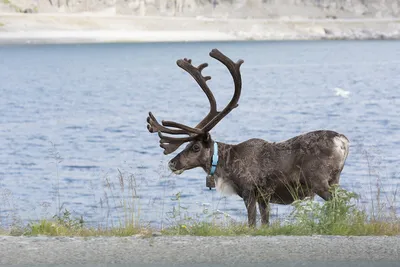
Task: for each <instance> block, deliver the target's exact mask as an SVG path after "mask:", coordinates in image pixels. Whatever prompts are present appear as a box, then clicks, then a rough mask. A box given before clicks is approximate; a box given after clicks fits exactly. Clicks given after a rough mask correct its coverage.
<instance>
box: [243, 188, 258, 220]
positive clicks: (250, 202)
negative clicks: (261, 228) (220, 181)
mask: <svg viewBox="0 0 400 267" xmlns="http://www.w3.org/2000/svg"><path fill="white" fill-rule="evenodd" d="M243 200H244V204H245V205H246V208H247V219H248V224H249V227H255V226H256V215H257V209H256V197H255V194H254V193H253V192H246V193H245V194H243Z"/></svg>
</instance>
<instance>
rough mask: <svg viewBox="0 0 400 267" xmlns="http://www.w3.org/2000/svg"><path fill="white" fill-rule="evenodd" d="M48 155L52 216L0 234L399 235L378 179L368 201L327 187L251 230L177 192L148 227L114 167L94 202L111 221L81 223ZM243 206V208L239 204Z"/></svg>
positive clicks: (129, 179)
mask: <svg viewBox="0 0 400 267" xmlns="http://www.w3.org/2000/svg"><path fill="white" fill-rule="evenodd" d="M49 153H50V157H51V158H52V159H53V163H54V167H55V173H56V176H55V177H56V179H55V181H54V189H55V190H54V200H55V203H54V204H55V206H56V209H57V212H56V215H54V216H52V217H51V218H41V219H39V220H35V221H31V222H30V223H28V224H25V225H23V224H22V223H21V220H19V219H18V216H16V214H14V215H13V216H11V217H12V218H13V223H12V225H11V226H10V227H8V228H7V229H6V228H4V225H5V224H4V222H2V221H1V220H0V235H15V236H19V235H25V236H37V235H47V236H132V235H141V236H152V235H160V234H161V235H194V236H237V235H342V236H350V235H352V236H361V235H362V236H368V235H371V236H378V235H400V218H399V217H398V214H397V212H396V210H397V207H396V204H395V203H396V201H395V199H396V192H397V190H394V193H393V199H391V198H389V197H387V195H386V194H384V193H385V192H384V190H383V186H382V185H381V183H380V182H379V181H376V183H375V185H374V186H375V188H374V190H373V189H372V188H371V200H370V201H369V202H368V203H365V202H363V203H362V202H361V201H360V196H359V195H357V194H355V193H353V192H350V191H346V190H344V189H343V188H341V187H339V186H335V187H333V188H331V193H332V196H333V198H332V200H331V201H322V202H321V201H316V200H313V199H305V200H296V201H295V202H294V203H292V205H291V208H292V209H291V210H292V211H291V213H289V214H288V215H287V216H284V217H280V218H278V219H274V220H272V222H271V223H270V225H269V226H264V227H260V226H259V227H257V228H249V227H248V226H247V220H243V221H241V222H238V221H235V220H233V219H232V218H231V217H230V216H229V215H228V214H226V213H223V212H222V213H221V212H212V211H211V212H210V211H209V210H208V208H207V209H205V210H203V212H202V215H205V216H199V214H192V213H190V212H188V211H187V210H186V208H185V207H183V206H182V205H181V202H182V200H181V192H178V193H176V194H175V195H174V197H173V199H172V200H173V201H176V202H174V203H176V205H174V206H173V208H172V210H171V211H166V212H165V213H164V210H163V211H162V216H164V214H168V216H169V219H170V220H169V222H170V223H169V225H168V226H165V225H164V224H161V226H160V227H151V226H150V224H149V223H146V222H143V221H142V220H141V217H142V215H143V214H142V210H141V205H140V203H139V200H140V197H139V195H138V192H137V191H138V190H140V186H138V183H137V181H136V177H135V175H133V174H130V173H124V172H122V171H120V170H118V172H117V175H116V177H115V178H114V179H111V178H109V177H106V178H104V180H103V181H102V183H103V185H104V190H105V191H104V196H103V197H102V198H101V199H100V206H102V207H103V206H104V207H105V208H106V209H107V215H109V213H110V211H111V210H118V212H119V213H118V214H119V216H117V223H115V222H114V221H113V220H112V222H111V223H106V226H104V225H99V226H96V227H94V226H93V223H91V224H89V223H87V222H86V218H84V217H83V216H81V215H78V216H77V215H73V214H72V213H71V212H70V211H69V210H68V208H66V207H65V205H64V202H63V201H62V198H61V194H60V171H59V164H60V163H61V162H62V161H63V159H62V157H61V156H60V154H59V153H58V151H57V149H56V147H55V146H54V145H53V144H52V147H51V148H50V149H49ZM370 175H371V174H370ZM373 192H374V193H373ZM10 195H11V193H10V191H7V192H6V193H4V192H3V193H2V199H3V200H5V199H7V197H10ZM383 195H385V196H386V197H384V198H383V199H384V200H385V201H382V196H383ZM166 197H167V196H163V197H162V198H166ZM5 202H9V201H5ZM0 204H2V203H0ZM113 205H114V206H113ZM243 209H244V210H245V207H244V206H243ZM0 212H3V210H2V205H0ZM108 219H109V218H107V222H108ZM258 225H260V221H258ZM2 227H3V228H2Z"/></svg>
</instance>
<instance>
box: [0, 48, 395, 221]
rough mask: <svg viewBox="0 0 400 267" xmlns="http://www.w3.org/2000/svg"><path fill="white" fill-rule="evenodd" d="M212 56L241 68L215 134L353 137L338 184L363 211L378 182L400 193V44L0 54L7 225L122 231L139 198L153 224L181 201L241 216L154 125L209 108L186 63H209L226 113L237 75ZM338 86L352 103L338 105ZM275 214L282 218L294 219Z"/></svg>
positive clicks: (239, 206) (1, 168)
mask: <svg viewBox="0 0 400 267" xmlns="http://www.w3.org/2000/svg"><path fill="white" fill-rule="evenodd" d="M215 47H216V48H218V49H220V50H221V51H222V52H224V53H225V54H226V55H228V56H230V57H232V58H233V59H234V60H237V59H239V58H243V59H244V60H245V63H244V64H243V65H242V68H241V69H242V77H243V90H242V96H241V100H240V102H239V103H240V106H239V108H237V109H235V110H234V111H233V112H232V113H231V114H229V115H228V116H227V117H226V118H225V119H224V120H223V121H222V122H221V123H219V124H218V125H217V126H216V127H215V128H214V129H213V131H212V136H213V138H214V139H216V140H217V141H220V142H226V143H238V142H241V141H244V140H246V139H249V138H251V137H259V138H264V139H266V140H269V141H280V140H284V139H288V138H290V137H293V136H295V135H297V134H299V133H303V132H306V131H311V130H315V129H322V128H323V129H332V130H336V131H338V132H341V133H343V134H345V135H346V136H347V137H348V138H349V139H350V141H351V147H350V155H349V157H348V160H347V162H346V166H345V168H344V170H343V172H342V176H341V184H342V186H343V187H345V188H346V189H350V190H353V191H355V192H357V193H359V194H361V196H362V198H363V201H364V202H365V203H370V201H371V198H373V197H374V196H375V194H376V183H380V184H381V186H382V187H383V188H384V189H385V190H386V192H387V195H384V198H385V199H386V198H391V196H392V195H393V194H395V193H396V190H397V185H398V183H399V179H400V172H399V169H398V166H399V164H400V160H399V157H398V155H399V154H400V146H399V145H400V134H399V130H400V119H399V115H400V94H399V89H400V78H399V73H400V43H399V42H398V41H362V42H361V41H318V42H316V41H315V42H314V41H311V42H243V43H187V44H186V43H177V44H98V45H54V46H51V45H34V46H0V79H1V83H0V94H1V98H0V124H1V126H0V151H1V154H0V190H1V198H0V211H1V217H0V218H1V220H0V222H1V223H2V224H3V225H4V224H7V223H12V222H13V221H14V220H16V219H17V220H18V219H19V220H22V221H24V222H25V221H29V220H36V219H39V218H43V217H51V216H52V215H54V214H55V213H56V212H57V209H58V207H60V206H62V207H63V208H67V209H68V210H70V211H71V212H73V214H75V215H82V216H83V217H84V218H85V220H87V221H88V222H90V223H99V222H100V223H104V222H107V223H110V222H116V221H118V218H123V212H122V211H123V210H124V209H123V208H121V199H122V196H124V195H125V196H132V195H133V194H134V195H136V196H137V197H136V198H132V197H127V198H126V201H127V203H128V204H132V203H134V204H135V205H136V206H135V208H138V207H139V208H140V218H141V219H142V220H144V221H150V222H152V223H155V224H159V223H161V222H162V223H167V222H168V221H169V220H173V219H171V217H173V214H174V213H171V212H172V211H174V207H175V215H177V211H178V205H181V206H182V209H181V210H180V212H181V214H183V213H187V214H189V215H191V216H196V215H201V214H204V213H203V212H205V211H208V212H212V211H217V210H219V211H221V212H226V213H227V214H229V215H231V216H232V217H233V218H235V219H239V220H244V219H245V208H244V204H243V202H242V200H241V199H240V198H239V197H230V198H221V197H220V196H219V194H218V193H216V192H215V191H214V190H212V191H210V190H208V188H206V187H205V176H206V175H205V173H204V172H203V171H202V170H201V169H195V170H191V171H187V172H185V173H183V174H182V175H180V176H176V175H173V174H171V173H170V172H169V171H168V169H167V161H168V159H170V158H171V157H172V156H173V155H174V154H173V155H170V156H164V155H163V154H162V149H161V148H159V146H158V145H159V143H158V142H159V139H158V137H157V135H156V134H150V133H149V132H148V131H147V129H146V117H147V113H148V111H152V112H153V113H154V114H155V116H156V117H157V118H158V119H159V120H162V119H166V120H175V121H179V122H182V123H185V124H189V125H193V126H194V125H195V124H196V123H197V122H198V121H200V119H201V118H202V116H204V115H205V114H206V113H207V112H208V101H207V98H206V97H205V96H204V94H203V93H202V91H201V90H200V88H198V86H197V84H196V83H195V82H194V81H193V79H192V78H191V77H190V75H188V74H187V73H185V72H183V71H182V70H181V69H179V68H178V67H177V66H176V64H175V61H176V60H177V59H179V58H183V57H190V58H192V59H193V61H194V64H196V65H197V64H200V63H202V62H208V63H209V67H208V68H207V69H206V70H205V71H204V73H205V74H207V75H211V76H212V80H211V81H209V86H210V87H211V88H212V90H213V91H214V94H215V97H216V99H217V101H218V104H219V106H220V107H221V108H222V107H223V105H225V104H226V103H227V102H228V101H229V100H230V97H231V95H232V93H233V86H232V85H233V83H232V80H231V77H230V75H229V73H228V71H227V70H226V69H225V68H224V67H223V66H222V65H221V64H220V63H219V62H217V61H216V60H214V59H212V58H210V57H209V56H208V53H209V51H211V49H212V48H215ZM336 87H338V88H342V89H344V90H346V91H349V92H350V95H349V97H348V98H344V97H341V96H337V95H336V94H335V91H334V88H336ZM119 171H120V172H121V174H122V175H123V176H124V177H125V178H126V179H125V181H124V183H125V191H124V192H121V189H120V184H119V180H118V175H119ZM133 177H134V179H133ZM130 178H132V180H134V182H135V184H134V185H132V186H129V179H130ZM107 181H109V183H111V185H110V184H107ZM132 187H134V188H135V189H136V192H130V191H129V190H128V189H129V188H132ZM179 192H180V193H181V195H180V199H179V200H176V199H175V200H174V196H175V195H176V194H177V193H179ZM185 208H187V209H185ZM272 209H273V210H272V213H273V216H276V215H277V214H279V216H282V215H285V214H287V212H288V208H287V207H286V206H280V205H273V207H272ZM398 210H399V209H398Z"/></svg>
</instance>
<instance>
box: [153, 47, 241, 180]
mask: <svg viewBox="0 0 400 267" xmlns="http://www.w3.org/2000/svg"><path fill="white" fill-rule="evenodd" d="M210 56H211V57H213V58H215V59H217V60H218V61H220V62H221V63H222V64H224V65H225V66H226V67H227V68H228V70H229V72H230V73H231V75H232V77H233V81H234V84H235V93H234V94H233V97H232V99H231V101H230V102H229V104H228V105H227V106H226V107H225V108H224V109H223V110H222V111H217V104H216V101H215V98H214V95H213V93H212V92H211V90H210V88H208V86H207V83H206V82H207V81H208V80H210V79H211V77H210V76H205V77H204V76H203V75H202V74H201V71H202V70H203V69H204V68H205V67H207V66H208V64H207V63H203V64H200V65H199V66H198V67H194V66H193V65H192V61H191V59H186V58H184V59H179V60H178V61H177V62H176V64H177V65H178V66H179V67H180V68H182V69H184V70H185V71H187V72H188V73H189V74H190V75H191V76H192V77H193V78H194V79H195V80H196V82H197V83H198V84H199V86H200V87H201V89H202V90H203V92H204V93H205V94H206V96H207V98H208V100H209V102H210V111H209V113H208V114H207V116H205V117H204V119H203V120H202V121H201V122H200V123H199V124H197V126H196V127H195V128H192V127H189V126H186V125H183V124H180V123H177V122H173V121H162V122H161V124H160V123H158V121H157V120H156V118H155V117H154V115H153V114H152V113H151V112H149V117H148V118H147V122H148V125H147V129H148V130H149V132H151V133H154V132H157V133H158V136H159V137H160V147H161V148H163V149H164V154H165V155H168V154H170V153H172V152H174V151H175V150H177V149H178V148H179V147H180V146H181V145H182V144H184V143H186V142H188V143H189V144H188V145H187V146H186V148H185V149H184V150H183V151H182V152H180V153H179V154H178V155H176V156H175V157H174V158H173V159H171V160H170V162H169V163H168V166H169V168H170V169H171V171H173V172H174V173H176V174H181V173H182V172H183V171H185V170H189V169H193V168H196V167H202V168H203V169H204V170H205V171H206V172H208V171H209V170H210V168H211V158H212V155H213V152H214V146H213V145H214V141H213V140H212V138H211V136H210V134H209V132H210V130H211V129H212V128H214V127H215V125H217V124H218V122H220V121H221V120H222V119H223V118H224V117H225V116H226V115H227V114H228V113H229V112H231V111H232V110H233V109H234V108H236V107H237V106H238V101H239V97H240V92H241V89H242V78H241V75H240V66H241V64H242V63H243V60H241V59H240V60H238V61H237V62H236V63H234V62H233V61H232V60H231V59H229V58H228V57H226V56H225V55H224V54H222V53H221V52H220V51H219V50H217V49H213V50H212V51H211V52H210ZM164 134H170V135H187V137H172V136H167V135H164Z"/></svg>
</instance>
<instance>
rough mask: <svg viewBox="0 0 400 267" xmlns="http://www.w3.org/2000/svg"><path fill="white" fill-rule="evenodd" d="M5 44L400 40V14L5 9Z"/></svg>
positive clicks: (0, 35) (1, 33) (0, 20)
mask: <svg viewBox="0 0 400 267" xmlns="http://www.w3.org/2000/svg"><path fill="white" fill-rule="evenodd" d="M0 25H1V26H0V44H66V43H141V42H201V41H203V42H209V41H288V40H382V39H390V40H400V19H359V18H354V19H307V18H305V19H296V20H288V19H224V18H211V17H138V16H136V17H135V16H126V15H101V14H91V13H78V14H76V13H74V14H71V13H70V14H58V13H37V14H18V13H0Z"/></svg>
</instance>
